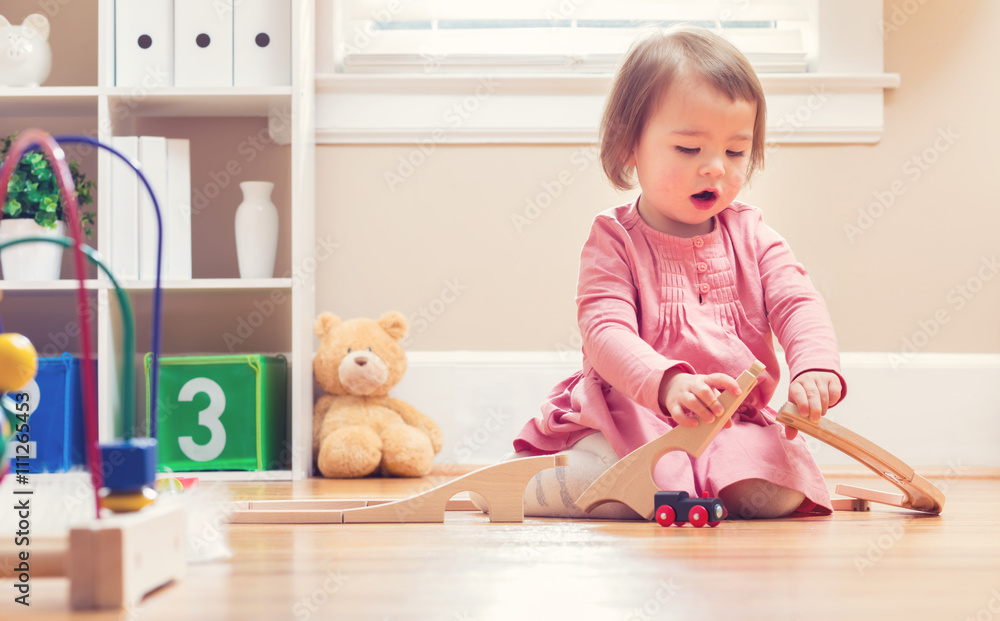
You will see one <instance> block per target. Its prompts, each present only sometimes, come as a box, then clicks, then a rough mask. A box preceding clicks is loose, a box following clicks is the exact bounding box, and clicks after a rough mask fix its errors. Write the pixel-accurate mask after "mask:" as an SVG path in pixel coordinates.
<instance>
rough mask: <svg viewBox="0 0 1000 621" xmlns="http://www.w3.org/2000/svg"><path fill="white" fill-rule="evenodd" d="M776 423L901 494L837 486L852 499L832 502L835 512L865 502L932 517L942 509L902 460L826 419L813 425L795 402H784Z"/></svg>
mask: <svg viewBox="0 0 1000 621" xmlns="http://www.w3.org/2000/svg"><path fill="white" fill-rule="evenodd" d="M778 422H780V423H783V424H785V425H788V426H789V427H792V428H793V429H798V430H799V431H801V432H803V433H807V434H809V435H810V436H812V437H814V438H816V439H817V440H820V441H822V442H825V443H827V444H829V445H830V446H832V447H833V448H835V449H837V450H839V451H841V452H842V453H844V454H846V455H848V456H850V457H853V458H854V459H856V460H858V461H859V462H861V463H862V464H864V465H865V466H867V467H868V468H869V469H870V470H871V471H872V472H874V473H875V474H877V475H879V476H880V477H882V478H883V479H885V480H886V481H888V482H890V483H892V484H893V485H895V486H896V487H898V488H899V489H900V490H902V491H903V493H902V494H893V493H889V492H881V491H878V490H870V489H865V488H862V487H854V486H850V485H838V486H837V488H836V491H837V493H838V494H843V495H845V496H850V497H851V498H848V499H836V500H835V501H834V508H835V509H839V510H850V511H867V510H868V508H869V507H868V504H867V503H868V502H878V503H882V504H887V505H892V506H894V507H902V508H904V509H912V510H913V511H922V512H924V513H932V514H935V515H936V514H939V513H941V511H942V510H944V501H945V498H944V494H943V493H941V490H939V489H938V488H936V487H935V486H934V485H933V484H932V483H931V482H930V481H928V480H927V479H925V478H924V477H922V476H920V475H919V474H917V473H916V472H914V471H913V468H911V467H910V466H908V465H906V464H905V463H904V462H903V461H902V460H901V459H899V458H898V457H896V456H895V455H893V454H892V453H890V452H888V451H886V450H885V449H883V448H882V447H880V446H878V445H876V444H875V443H874V442H872V441H870V440H867V439H865V438H863V437H861V436H859V435H858V434H856V433H854V432H853V431H851V430H850V429H847V428H846V427H844V426H842V425H838V424H837V423H835V422H833V421H832V420H830V419H828V418H821V419H820V421H819V422H818V423H814V422H812V421H811V420H809V418H808V417H805V416H802V415H800V414H799V410H798V408H797V407H795V404H794V403H786V404H785V405H784V406H782V408H781V410H780V411H779V412H778Z"/></svg>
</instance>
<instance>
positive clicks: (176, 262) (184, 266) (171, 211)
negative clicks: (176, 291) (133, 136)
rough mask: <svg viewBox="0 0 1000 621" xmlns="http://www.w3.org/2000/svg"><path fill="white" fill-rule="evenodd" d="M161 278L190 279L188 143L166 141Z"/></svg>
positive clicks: (189, 152) (179, 139) (189, 145)
mask: <svg viewBox="0 0 1000 621" xmlns="http://www.w3.org/2000/svg"><path fill="white" fill-rule="evenodd" d="M166 204H167V206H166V209H164V223H163V227H164V234H165V240H166V242H165V247H164V256H165V259H166V260H165V262H164V266H163V273H164V278H166V279H168V280H190V279H191V141H190V140H188V139H186V138H167V196H166Z"/></svg>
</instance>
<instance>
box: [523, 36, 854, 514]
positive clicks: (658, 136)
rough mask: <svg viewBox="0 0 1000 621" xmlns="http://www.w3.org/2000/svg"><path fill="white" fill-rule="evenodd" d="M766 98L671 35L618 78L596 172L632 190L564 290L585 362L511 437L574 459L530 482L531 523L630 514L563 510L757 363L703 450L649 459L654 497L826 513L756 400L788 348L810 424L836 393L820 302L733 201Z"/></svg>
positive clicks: (749, 163) (829, 335)
mask: <svg viewBox="0 0 1000 621" xmlns="http://www.w3.org/2000/svg"><path fill="white" fill-rule="evenodd" d="M764 118H765V102H764V93H763V90H762V88H761V85H760V82H759V81H758V80H757V76H756V74H755V72H754V70H753V68H752V67H751V66H750V64H749V62H748V61H747V60H746V58H745V57H744V56H743V55H742V54H741V53H740V52H739V51H738V50H737V49H736V48H735V47H733V46H732V45H731V44H730V43H728V42H727V41H725V40H724V39H722V38H721V37H720V36H718V35H716V34H714V33H712V32H710V31H707V30H702V29H692V28H684V29H677V30H673V31H670V32H668V33H666V34H664V33H657V34H656V35H655V36H652V37H650V38H646V39H643V40H641V41H640V42H638V43H637V44H636V45H635V46H634V47H633V48H632V49H631V51H630V52H629V53H628V55H627V57H626V58H625V60H624V63H623V64H622V66H621V68H620V69H619V71H618V74H617V76H616V77H615V81H614V85H613V87H612V91H611V94H610V96H609V99H608V102H607V107H606V109H605V112H604V118H603V121H602V123H601V162H602V164H603V166H604V171H605V173H606V174H607V176H608V177H609V179H610V180H611V182H612V183H613V184H614V185H615V186H616V187H618V188H619V189H630V188H631V187H634V183H633V182H632V181H631V179H632V175H633V173H634V175H635V178H636V179H637V180H638V185H639V187H640V189H641V194H640V195H639V197H638V198H637V199H636V200H635V201H634V202H632V203H630V204H627V205H622V206H620V207H615V208H613V209H609V210H607V211H605V212H603V213H601V214H599V215H598V216H597V217H596V218H595V220H594V223H593V226H592V228H591V231H590V237H589V238H588V239H587V242H586V244H585V245H584V247H583V252H582V255H581V260H580V277H579V282H578V289H577V307H578V320H579V324H580V331H581V334H582V337H583V369H582V370H581V371H580V372H577V373H575V374H574V375H573V376H572V377H570V378H568V379H566V380H565V381H563V382H562V383H560V384H559V385H558V386H556V387H555V388H554V389H553V391H552V393H551V394H550V395H549V396H548V398H547V400H546V401H545V403H544V404H543V406H542V413H543V416H542V417H541V418H540V419H534V420H532V421H530V422H529V423H528V424H527V425H525V427H524V428H523V429H522V430H521V432H520V433H519V434H518V436H517V438H516V439H515V440H514V449H515V450H516V451H518V452H517V453H516V454H515V455H516V456H527V455H541V454H550V453H556V452H567V453H569V454H570V461H569V464H570V465H569V466H567V467H565V468H555V469H550V470H547V471H545V472H543V473H541V474H540V475H539V476H537V477H535V478H534V479H532V482H531V484H530V485H529V486H528V489H527V490H526V492H525V514H526V515H531V516H563V517H566V516H572V517H588V516H589V517H607V518H625V517H636V515H635V513H634V512H632V511H631V510H630V509H628V508H627V507H625V506H624V505H621V504H619V503H613V504H607V505H603V506H601V507H598V508H597V509H596V510H595V511H593V512H591V513H590V514H585V513H583V512H581V511H579V510H578V509H577V508H576V506H575V505H574V501H575V500H576V499H577V498H578V497H579V496H580V494H581V493H583V491H584V490H585V489H586V488H587V486H589V485H590V483H592V482H593V481H594V480H595V479H596V478H597V477H598V476H599V475H600V474H601V473H602V472H604V471H605V470H606V469H607V468H609V467H610V466H611V465H612V464H613V463H614V462H615V461H617V460H618V459H620V458H621V457H623V456H625V455H627V454H628V453H629V452H631V451H632V450H634V449H636V448H638V447H639V446H642V445H643V444H645V443H646V442H649V441H650V440H653V439H654V438H656V437H658V436H660V435H662V434H663V433H665V432H667V431H669V430H670V429H671V428H672V427H673V426H675V425H685V426H693V425H698V424H700V421H711V420H712V419H713V413H721V412H722V407H721V405H720V404H719V402H718V400H717V397H718V395H719V394H720V391H722V390H731V391H733V392H738V391H739V388H738V386H737V385H736V382H735V380H734V379H733V378H734V377H736V376H738V375H739V374H740V373H741V372H742V371H743V370H745V369H746V368H747V367H749V366H750V364H751V363H752V362H753V361H754V360H755V359H756V360H760V361H761V362H763V363H764V364H765V365H766V366H767V370H766V371H765V372H764V373H763V374H762V375H761V376H760V378H759V382H758V384H757V385H756V386H755V387H754V388H753V391H752V393H751V394H750V395H749V396H748V397H747V398H746V400H745V401H744V402H743V405H742V406H741V407H740V408H739V409H738V410H737V412H736V414H735V415H734V416H733V419H732V424H731V427H730V428H728V429H723V430H722V431H721V432H720V433H719V435H718V436H717V437H716V439H715V440H714V441H713V442H712V444H711V445H709V447H708V449H707V450H706V451H705V453H704V454H703V455H702V457H701V458H699V459H697V460H695V459H692V458H691V457H690V456H689V455H687V454H686V453H683V452H674V453H669V454H667V455H666V456H664V457H663V459H661V460H660V462H659V463H658V464H657V466H656V468H655V471H654V480H655V481H656V483H657V485H658V487H659V488H660V489H663V490H683V491H686V492H688V493H689V494H691V495H692V496H700V495H701V494H702V492H708V493H709V495H711V496H719V497H721V498H722V499H723V502H724V503H725V504H726V506H727V508H728V511H729V516H730V517H743V518H753V517H757V518H773V517H779V516H784V515H788V514H790V513H793V512H796V511H797V512H800V513H807V514H808V513H811V514H823V515H825V514H829V513H830V511H831V507H830V498H829V495H828V492H827V488H826V484H825V483H824V481H823V477H822V476H821V474H820V472H819V470H818V468H817V466H816V464H815V462H814V461H813V459H812V457H811V455H810V454H809V451H808V450H807V448H806V443H805V441H804V440H803V438H801V437H799V438H796V437H795V430H794V429H790V428H789V429H784V428H783V427H782V426H781V425H779V424H777V423H776V421H775V413H774V411H773V410H771V409H770V408H768V407H767V404H768V402H769V401H770V400H771V396H772V395H773V393H774V390H775V387H776V386H777V383H778V375H779V370H778V360H777V357H776V356H775V350H774V345H773V343H772V331H773V334H774V335H775V336H777V339H778V342H779V343H781V345H782V347H783V348H784V350H785V356H786V360H787V362H788V366H789V368H790V371H791V376H792V382H791V385H790V386H789V389H788V400H790V401H792V402H794V403H795V404H796V405H797V406H798V407H799V411H800V412H803V413H808V414H809V416H810V417H811V418H812V419H813V420H815V421H818V420H819V417H820V416H821V415H823V414H825V413H826V409H827V407H828V406H831V405H833V404H835V403H836V402H838V401H839V400H840V399H841V398H842V397H843V396H844V394H845V392H846V385H845V383H844V380H843V378H842V377H841V375H840V363H839V355H838V353H837V344H836V338H835V336H834V331H833V327H832V325H831V322H830V318H829V314H828V312H827V310H826V307H825V305H824V303H823V300H822V298H821V297H820V295H819V294H818V293H817V292H816V290H815V289H814V288H813V286H812V284H811V283H810V281H809V278H808V276H807V275H806V272H805V270H804V269H803V268H802V266H801V265H799V264H798V263H796V261H795V258H794V257H793V255H792V252H791V250H789V248H788V245H787V244H786V243H785V241H784V240H783V239H782V238H781V237H780V236H779V235H778V234H777V233H775V232H774V231H773V230H772V229H771V228H769V227H768V226H767V225H766V224H764V221H763V219H762V216H761V212H760V210H759V209H757V208H756V207H752V206H750V205H747V204H744V203H741V202H739V201H736V200H735V198H736V195H737V194H738V193H739V191H740V189H741V188H742V187H743V184H744V183H745V182H747V181H748V180H749V179H750V176H751V175H752V174H753V172H754V171H755V170H757V169H758V168H761V167H762V165H763V159H764Z"/></svg>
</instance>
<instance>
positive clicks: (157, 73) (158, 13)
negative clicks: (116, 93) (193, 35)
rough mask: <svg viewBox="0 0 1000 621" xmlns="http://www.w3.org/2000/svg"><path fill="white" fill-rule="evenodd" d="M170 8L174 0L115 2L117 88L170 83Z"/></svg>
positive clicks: (172, 62) (171, 23) (128, 0)
mask: <svg viewBox="0 0 1000 621" xmlns="http://www.w3.org/2000/svg"><path fill="white" fill-rule="evenodd" d="M173 5H174V3H173V0H115V84H116V85H118V86H142V87H143V88H146V89H149V88H156V87H161V86H171V85H172V84H173V81H174V6H173Z"/></svg>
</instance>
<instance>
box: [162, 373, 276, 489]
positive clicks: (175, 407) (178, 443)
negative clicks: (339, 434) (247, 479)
mask: <svg viewBox="0 0 1000 621" xmlns="http://www.w3.org/2000/svg"><path fill="white" fill-rule="evenodd" d="M145 363H146V364H145V367H146V416H147V417H148V416H149V412H150V367H151V365H152V356H151V355H150V354H147V355H146V359H145ZM287 384H288V362H287V361H286V360H285V358H284V357H283V356H264V355H260V354H242V355H231V356H177V357H161V358H160V385H159V399H158V429H159V431H158V437H159V461H160V470H161V471H167V472H190V471H193V470H277V469H285V468H287V467H288V460H287V456H288V455H289V453H290V451H289V450H287V443H288V435H289V432H288V428H289V420H288V399H287Z"/></svg>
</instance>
